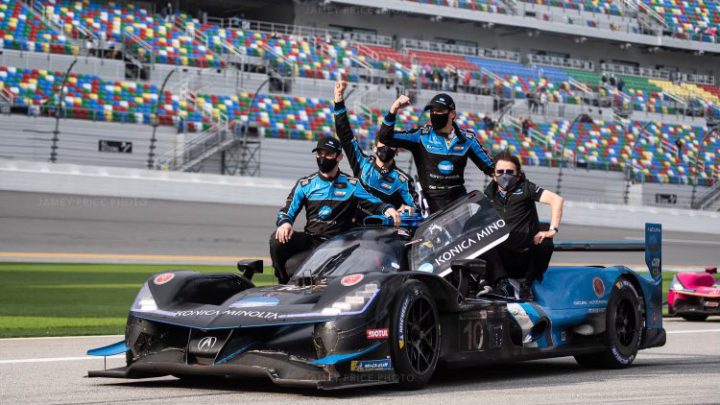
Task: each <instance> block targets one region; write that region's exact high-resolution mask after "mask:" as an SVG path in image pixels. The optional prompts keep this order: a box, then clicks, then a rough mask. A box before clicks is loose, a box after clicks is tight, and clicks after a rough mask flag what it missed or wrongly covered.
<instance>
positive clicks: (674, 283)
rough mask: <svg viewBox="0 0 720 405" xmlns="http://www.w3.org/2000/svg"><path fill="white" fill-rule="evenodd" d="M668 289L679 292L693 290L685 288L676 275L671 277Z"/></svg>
mask: <svg viewBox="0 0 720 405" xmlns="http://www.w3.org/2000/svg"><path fill="white" fill-rule="evenodd" d="M670 289H672V290H674V291H680V292H695V290H692V289H689V288H685V286H684V285H682V283H681V282H680V280H678V278H677V276H675V277H673V280H672V283H671V284H670Z"/></svg>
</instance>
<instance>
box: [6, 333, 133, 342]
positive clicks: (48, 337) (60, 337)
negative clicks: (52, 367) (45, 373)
mask: <svg viewBox="0 0 720 405" xmlns="http://www.w3.org/2000/svg"><path fill="white" fill-rule="evenodd" d="M124 337H125V336H123V335H89V336H41V337H24V338H5V339H0V343H2V342H12V341H16V340H51V339H52V340H55V339H91V338H108V339H110V338H118V339H123V338H124Z"/></svg>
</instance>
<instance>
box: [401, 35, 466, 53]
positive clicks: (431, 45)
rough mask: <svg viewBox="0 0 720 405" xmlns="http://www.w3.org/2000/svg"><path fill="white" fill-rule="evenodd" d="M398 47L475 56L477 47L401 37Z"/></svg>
mask: <svg viewBox="0 0 720 405" xmlns="http://www.w3.org/2000/svg"><path fill="white" fill-rule="evenodd" d="M400 47H401V48H404V49H417V50H420V51H430V52H440V53H449V54H455V55H466V56H477V55H478V48H477V47H475V46H467V45H456V44H446V43H444V42H435V41H422V40H419V39H410V38H403V39H401V40H400Z"/></svg>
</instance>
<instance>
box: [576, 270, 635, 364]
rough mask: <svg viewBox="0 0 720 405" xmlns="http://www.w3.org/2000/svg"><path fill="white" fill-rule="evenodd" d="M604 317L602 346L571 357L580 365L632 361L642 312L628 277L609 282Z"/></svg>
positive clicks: (626, 362)
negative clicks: (602, 347) (610, 283)
mask: <svg viewBox="0 0 720 405" xmlns="http://www.w3.org/2000/svg"><path fill="white" fill-rule="evenodd" d="M605 319H606V330H605V334H604V336H603V341H604V342H605V345H606V349H605V350H603V351H602V352H599V353H592V354H585V355H580V356H575V360H576V361H577V363H578V364H579V365H580V366H581V367H585V368H611V369H617V368H625V367H628V366H629V365H630V364H632V362H633V360H635V356H636V355H637V352H638V349H639V347H640V338H641V335H642V315H641V314H640V297H639V296H638V293H637V291H636V290H635V287H633V285H632V283H630V282H629V281H628V280H626V279H624V278H621V279H619V280H618V281H617V282H616V283H615V284H614V285H613V291H612V293H611V294H610V299H609V300H608V306H607V312H606V318H605Z"/></svg>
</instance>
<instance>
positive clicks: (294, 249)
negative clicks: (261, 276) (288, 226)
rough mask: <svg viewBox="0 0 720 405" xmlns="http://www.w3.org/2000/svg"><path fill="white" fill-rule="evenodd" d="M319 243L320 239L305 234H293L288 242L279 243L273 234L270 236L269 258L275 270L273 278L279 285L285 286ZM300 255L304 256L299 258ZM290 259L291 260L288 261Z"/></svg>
mask: <svg viewBox="0 0 720 405" xmlns="http://www.w3.org/2000/svg"><path fill="white" fill-rule="evenodd" d="M321 243H322V240H321V239H320V238H317V237H315V236H312V235H308V234H306V233H305V232H293V234H292V236H291V237H290V240H289V241H287V242H286V243H280V241H278V240H277V239H276V238H275V232H273V233H272V235H270V258H271V259H272V262H273V268H274V269H275V277H277V278H278V281H279V282H280V284H287V283H288V281H290V278H291V277H292V276H293V274H294V273H295V270H297V266H299V265H300V264H301V263H302V261H303V260H304V259H305V257H307V255H309V254H310V253H311V252H312V249H314V248H315V247H317V246H318V245H319V244H321ZM301 253H305V254H304V255H302V257H301V255H300V254H301ZM294 256H297V257H294ZM291 258H292V260H290V259H291ZM289 261H290V262H289Z"/></svg>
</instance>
